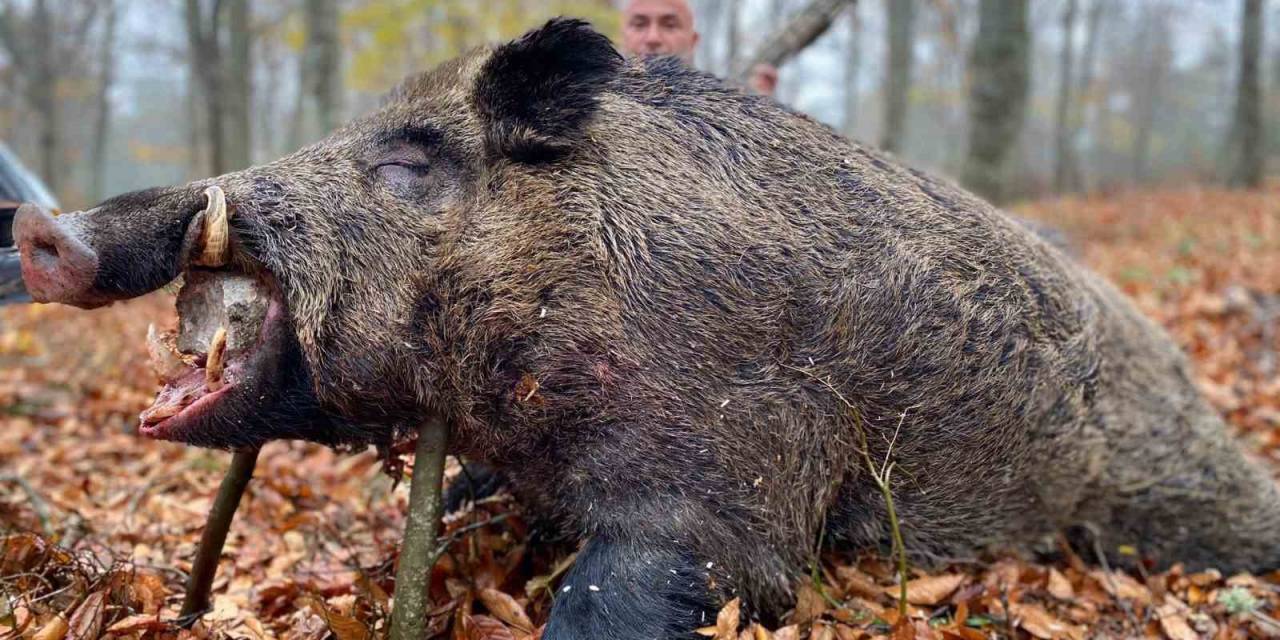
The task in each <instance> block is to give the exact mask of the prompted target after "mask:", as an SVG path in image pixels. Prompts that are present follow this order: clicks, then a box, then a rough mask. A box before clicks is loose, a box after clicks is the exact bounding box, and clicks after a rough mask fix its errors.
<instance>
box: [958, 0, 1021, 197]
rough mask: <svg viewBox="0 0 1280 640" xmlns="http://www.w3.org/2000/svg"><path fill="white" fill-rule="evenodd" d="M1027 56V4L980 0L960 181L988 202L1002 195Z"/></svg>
mask: <svg viewBox="0 0 1280 640" xmlns="http://www.w3.org/2000/svg"><path fill="white" fill-rule="evenodd" d="M1030 52H1031V34H1030V32H1029V31H1028V29H1027V0H982V4H981V8H980V10H979V17H978V36H977V39H976V40H975V42H974V46H973V54H972V56H971V58H970V67H971V69H972V84H971V85H970V88H969V122H970V124H969V159H968V161H967V162H966V163H965V167H964V176H963V181H964V183H965V184H966V185H968V186H969V188H971V189H973V190H974V191H975V192H977V193H978V194H980V195H982V196H985V197H986V198H988V199H990V200H992V201H993V202H1000V201H1001V200H1003V199H1004V198H1005V197H1006V195H1007V193H1006V188H1005V184H1004V161H1005V157H1006V156H1007V155H1008V152H1009V149H1011V148H1012V147H1013V144H1014V142H1015V140H1016V139H1017V137H1018V133H1019V132H1020V131H1021V129H1022V124H1023V121H1024V120H1025V116H1026V106H1027V93H1028V88H1029V67H1030Z"/></svg>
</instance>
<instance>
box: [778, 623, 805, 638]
mask: <svg viewBox="0 0 1280 640" xmlns="http://www.w3.org/2000/svg"><path fill="white" fill-rule="evenodd" d="M773 640H800V625H795V624H791V625H787V626H785V627H783V628H781V629H778V630H777V631H774V632H773Z"/></svg>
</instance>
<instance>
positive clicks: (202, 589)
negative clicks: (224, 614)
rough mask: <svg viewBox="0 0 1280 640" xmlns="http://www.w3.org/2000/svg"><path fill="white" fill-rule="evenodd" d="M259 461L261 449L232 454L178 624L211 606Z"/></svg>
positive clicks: (188, 623) (196, 617)
mask: <svg viewBox="0 0 1280 640" xmlns="http://www.w3.org/2000/svg"><path fill="white" fill-rule="evenodd" d="M257 464H258V449H256V448H255V449H242V450H239V451H236V452H235V455H233V456H232V457H231V467H230V468H228V469H227V475H225V476H223V477H222V484H221V485H220V486H219V487H218V495H217V496H216V497H215V498H214V499H213V505H212V506H211V507H209V518H208V519H207V520H205V524H204V533H203V534H201V536H200V547H199V549H198V550H197V551H196V558H195V561H194V562H193V563H192V564H191V577H190V578H189V579H188V580H187V593H186V595H185V596H183V598H182V611H181V613H179V614H178V624H179V625H180V626H182V628H184V629H188V628H190V627H191V625H193V624H195V623H196V620H199V619H200V616H202V615H204V613H205V612H206V611H208V610H209V592H210V591H212V589H213V578H214V576H215V575H216V574H217V573H218V558H219V557H221V556H222V546H223V545H224V544H225V543H226V542H227V531H228V530H229V529H231V520H232V519H233V518H234V517H235V515H236V509H237V508H238V507H239V506H240V497H241V496H243V495H244V490H245V488H246V487H248V486H249V479H250V478H252V477H253V468H254V467H255V466H257Z"/></svg>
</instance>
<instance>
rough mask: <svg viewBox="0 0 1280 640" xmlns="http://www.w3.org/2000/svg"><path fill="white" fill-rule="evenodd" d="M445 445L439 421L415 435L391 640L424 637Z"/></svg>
mask: <svg viewBox="0 0 1280 640" xmlns="http://www.w3.org/2000/svg"><path fill="white" fill-rule="evenodd" d="M448 440H449V427H448V425H446V424H445V423H444V421H443V420H441V419H440V418H439V417H438V416H435V417H432V418H431V419H429V420H427V421H426V422H425V423H423V425H422V427H421V428H420V429H419V431H418V443H417V445H416V447H415V448H414V455H413V480H412V481H411V482H412V484H411V485H410V486H409V517H408V520H407V522H406V523H405V527H404V538H403V539H402V540H401V542H400V566H399V567H398V568H397V569H396V590H395V605H394V607H393V609H392V611H391V635H390V639H391V640H418V639H419V638H425V637H426V626H427V610H428V604H429V602H428V600H429V594H428V587H430V586H431V568H432V567H433V566H435V563H436V559H437V558H439V557H440V553H441V552H442V551H444V547H445V544H444V543H442V542H441V541H440V539H439V530H440V516H441V515H442V514H441V512H442V511H443V507H442V502H443V501H442V500H441V495H440V493H441V491H440V487H441V483H442V482H443V479H444V455H445V445H446V444H447V442H448Z"/></svg>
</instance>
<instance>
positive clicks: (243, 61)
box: [219, 0, 253, 173]
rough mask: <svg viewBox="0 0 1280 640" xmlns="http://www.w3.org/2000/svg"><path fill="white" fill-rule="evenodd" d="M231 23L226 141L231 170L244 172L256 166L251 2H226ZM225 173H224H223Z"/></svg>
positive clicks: (227, 62) (226, 67) (227, 70)
mask: <svg viewBox="0 0 1280 640" xmlns="http://www.w3.org/2000/svg"><path fill="white" fill-rule="evenodd" d="M225 2H226V3H227V5H228V7H227V9H228V11H227V12H228V14H229V16H228V17H229V18H230V19H229V21H228V22H229V24H228V25H227V26H228V27H229V28H228V32H229V33H228V34H227V36H228V37H227V40H228V45H229V46H228V55H227V56H226V59H225V65H224V67H223V69H222V71H223V74H224V77H225V78H226V93H227V100H226V102H225V106H226V119H227V120H226V125H225V126H224V127H223V131H224V132H225V134H226V136H227V139H226V142H225V144H226V152H227V155H226V159H227V163H228V165H229V166H228V169H231V170H234V169H243V168H245V167H247V166H249V165H251V164H253V159H252V157H251V156H252V149H253V146H252V135H253V134H252V130H253V129H252V124H251V123H250V119H249V117H250V112H251V102H252V100H253V93H252V88H253V66H252V55H251V51H250V49H251V47H252V38H251V35H252V32H251V31H250V24H249V23H250V13H249V0H225ZM219 173H221V172H219Z"/></svg>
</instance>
